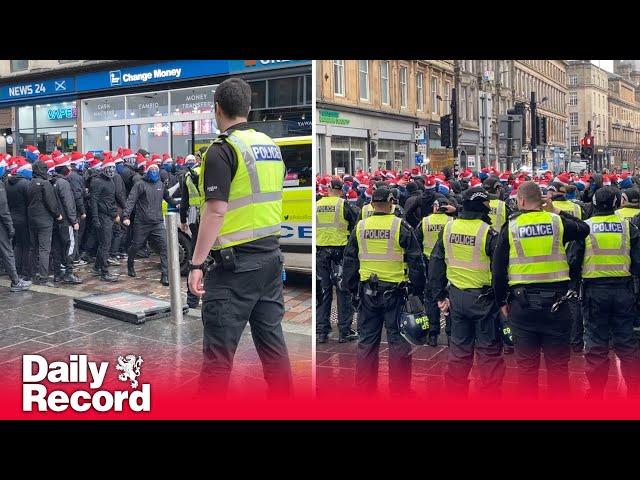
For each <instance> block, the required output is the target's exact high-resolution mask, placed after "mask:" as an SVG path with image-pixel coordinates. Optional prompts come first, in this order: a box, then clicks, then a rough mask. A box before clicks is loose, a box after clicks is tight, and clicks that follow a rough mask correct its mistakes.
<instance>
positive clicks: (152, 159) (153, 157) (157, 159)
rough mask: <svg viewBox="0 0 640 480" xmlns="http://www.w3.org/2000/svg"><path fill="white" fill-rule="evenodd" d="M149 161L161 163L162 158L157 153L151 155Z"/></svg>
mask: <svg viewBox="0 0 640 480" xmlns="http://www.w3.org/2000/svg"><path fill="white" fill-rule="evenodd" d="M151 161H152V162H154V163H162V157H161V156H160V155H158V154H157V153H154V154H153V155H151Z"/></svg>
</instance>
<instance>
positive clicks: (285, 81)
mask: <svg viewBox="0 0 640 480" xmlns="http://www.w3.org/2000/svg"><path fill="white" fill-rule="evenodd" d="M303 80H304V77H302V76H297V77H287V78H277V79H275V80H269V102H268V107H269V108H275V107H291V106H297V105H304V101H303V94H304V92H303V85H304V84H303Z"/></svg>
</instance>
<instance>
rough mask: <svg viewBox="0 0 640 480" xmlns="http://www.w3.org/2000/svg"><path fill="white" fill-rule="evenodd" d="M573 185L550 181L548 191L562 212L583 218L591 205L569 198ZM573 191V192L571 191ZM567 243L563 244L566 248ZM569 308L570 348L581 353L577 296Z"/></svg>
mask: <svg viewBox="0 0 640 480" xmlns="http://www.w3.org/2000/svg"><path fill="white" fill-rule="evenodd" d="M574 189H575V187H574V186H573V185H565V184H564V183H561V182H552V183H551V185H549V188H548V193H549V194H550V196H551V199H552V200H553V205H554V206H555V207H557V208H559V209H560V210H562V211H563V212H568V213H570V214H571V215H573V216H574V217H576V218H579V219H581V220H582V219H584V218H586V217H587V216H588V215H589V214H590V212H591V207H590V206H589V207H588V208H586V207H585V208H583V207H582V205H580V204H579V203H578V201H577V200H575V199H569V198H568V197H569V196H570V194H569V190H572V191H573V190H574ZM572 193H573V192H572ZM568 246H569V245H565V248H567V247H568ZM568 303H569V310H571V337H570V341H569V343H570V344H571V349H572V350H573V351H574V352H576V353H582V352H583V350H584V322H583V319H582V310H581V309H580V304H579V302H578V299H577V298H570V299H569V300H568Z"/></svg>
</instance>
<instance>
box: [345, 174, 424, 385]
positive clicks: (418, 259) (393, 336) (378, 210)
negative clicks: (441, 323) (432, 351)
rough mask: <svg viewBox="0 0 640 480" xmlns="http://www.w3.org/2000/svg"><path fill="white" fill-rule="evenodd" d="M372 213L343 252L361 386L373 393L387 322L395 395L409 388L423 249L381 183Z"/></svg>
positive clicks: (389, 192)
mask: <svg viewBox="0 0 640 480" xmlns="http://www.w3.org/2000/svg"><path fill="white" fill-rule="evenodd" d="M371 204H372V205H373V207H374V213H373V215H370V216H368V217H366V218H365V219H364V220H361V221H359V222H358V224H357V227H356V228H355V229H354V231H353V233H352V234H351V237H350V238H349V243H348V245H347V248H346V249H345V252H344V270H343V275H344V280H343V281H344V282H345V285H346V287H347V288H348V289H349V291H350V292H351V293H352V295H353V296H354V297H355V298H359V299H360V301H359V304H358V334H359V339H358V349H357V357H356V387H357V388H358V390H359V391H360V392H361V393H364V394H370V393H374V392H375V390H376V387H377V383H378V364H379V353H380V352H379V350H380V341H381V338H382V327H383V326H384V327H385V329H386V332H387V342H388V343H389V390H390V392H391V394H393V395H402V394H408V393H409V385H410V383H411V345H410V344H409V343H408V342H407V341H406V340H405V339H404V338H403V337H402V336H401V334H400V330H399V326H398V319H399V317H400V315H401V313H402V309H403V306H404V300H405V297H406V295H405V289H404V288H403V287H405V286H407V281H409V282H410V285H409V288H410V290H411V291H412V293H413V294H415V295H417V296H420V295H422V292H423V290H424V282H425V273H424V272H425V270H424V263H423V260H422V251H421V249H420V245H419V244H418V240H416V236H415V234H414V232H413V229H412V228H411V226H410V225H409V224H408V223H407V222H406V221H404V220H402V219H400V218H398V217H396V216H395V215H393V214H392V213H391V210H392V207H393V194H392V192H391V190H390V189H389V188H387V187H384V186H381V187H379V188H377V189H376V190H375V191H374V192H373V197H372V201H371Z"/></svg>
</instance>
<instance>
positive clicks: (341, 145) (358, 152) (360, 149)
mask: <svg viewBox="0 0 640 480" xmlns="http://www.w3.org/2000/svg"><path fill="white" fill-rule="evenodd" d="M365 146H366V140H365V139H363V138H352V137H340V136H333V137H331V172H332V173H333V172H334V171H335V169H336V168H344V171H345V173H354V172H356V171H357V170H359V169H364V162H365Z"/></svg>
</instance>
